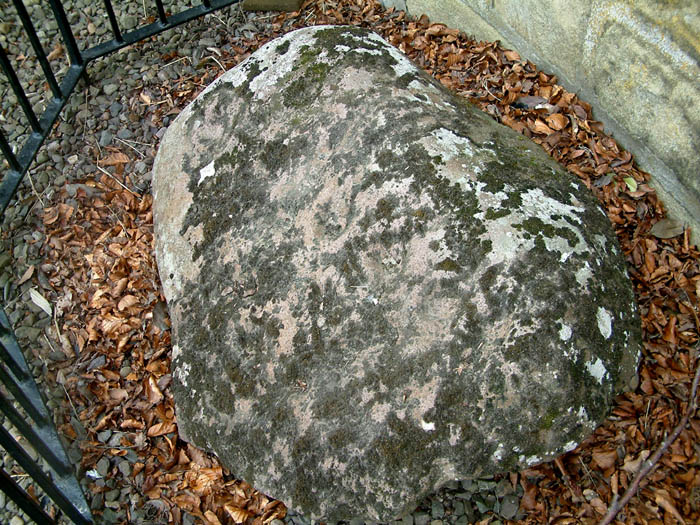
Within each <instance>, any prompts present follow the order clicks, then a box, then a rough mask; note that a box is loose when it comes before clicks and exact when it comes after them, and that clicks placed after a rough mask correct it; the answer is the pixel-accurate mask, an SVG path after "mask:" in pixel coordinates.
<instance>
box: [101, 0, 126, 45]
mask: <svg viewBox="0 0 700 525" xmlns="http://www.w3.org/2000/svg"><path fill="white" fill-rule="evenodd" d="M104 2H105V10H106V11H107V18H108V19H109V25H110V26H111V27H112V34H113V35H114V40H116V41H117V42H123V38H122V32H121V31H120V30H119V24H118V23H117V17H116V16H115V14H114V8H113V7H112V2H111V0H104Z"/></svg>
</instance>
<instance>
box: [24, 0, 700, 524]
mask: <svg viewBox="0 0 700 525" xmlns="http://www.w3.org/2000/svg"><path fill="white" fill-rule="evenodd" d="M317 24H352V25H360V26H364V27H369V28H371V29H373V30H375V31H377V32H378V33H379V34H381V35H382V36H383V37H384V38H386V39H387V40H388V41H389V42H391V43H392V44H393V45H395V46H397V47H398V48H399V49H401V51H403V52H404V53H406V54H407V55H408V56H409V57H410V58H412V59H413V60H414V61H415V62H416V63H417V64H419V65H420V66H421V67H423V68H424V69H425V70H426V71H428V72H429V73H430V74H432V75H434V76H435V77H436V78H437V79H438V80H439V81H440V82H442V83H443V84H444V85H445V86H447V87H449V88H450V89H452V90H454V91H455V92H457V93H459V94H461V95H463V96H465V97H467V98H469V99H470V100H471V101H472V102H474V103H475V104H476V105H477V106H479V107H480V108H481V109H482V110H484V111H485V112H487V113H488V114H489V115H491V116H492V117H493V118H495V119H496V120H498V121H499V122H502V123H503V124H505V125H508V126H510V127H511V128H513V129H515V130H517V131H519V132H520V133H522V134H524V135H526V136H528V137H530V138H531V139H532V140H534V141H535V142H537V143H538V144H540V145H541V146H542V147H543V148H544V149H545V150H546V151H547V152H548V153H549V154H550V155H551V156H552V157H554V158H555V159H556V160H558V161H559V162H560V163H562V165H564V166H565V167H566V168H567V169H568V170H569V171H571V172H572V173H574V174H575V175H577V176H578V177H579V178H580V179H582V180H583V182H584V183H585V184H586V186H587V187H588V188H590V190H591V191H592V192H593V193H594V194H595V195H596V196H597V197H598V198H599V200H600V202H601V204H602V206H603V207H604V209H605V210H606V213H607V215H608V217H609V218H610V220H611V222H612V223H613V225H614V227H615V230H616V232H617V235H618V238H619V240H620V244H621V246H622V249H623V252H624V255H625V257H626V258H627V261H628V268H629V273H630V277H631V278H632V281H633V284H634V287H635V292H636V296H637V300H638V303H639V306H640V312H641V315H642V322H643V330H644V350H643V357H642V363H641V365H640V383H639V387H638V388H637V389H636V390H635V391H634V392H628V393H626V394H623V395H621V396H619V397H618V399H617V405H616V407H615V409H614V410H613V412H612V414H611V416H610V417H609V418H608V420H607V421H606V422H605V423H604V424H603V425H602V426H601V427H600V428H599V429H598V430H597V431H596V432H595V434H594V435H593V436H592V437H591V438H590V439H588V440H587V441H586V442H585V443H583V444H581V445H580V446H579V447H578V448H577V449H576V450H574V451H572V452H571V453H569V454H566V455H565V456H563V457H561V458H559V459H558V460H557V461H555V462H552V463H547V464H544V465H540V466H536V467H534V468H531V469H528V470H526V471H523V472H521V473H517V474H516V473H510V474H504V475H503V476H500V477H498V478H497V480H501V481H504V482H505V483H506V484H508V483H509V484H510V485H511V486H512V488H515V487H516V486H517V485H520V486H521V487H522V493H523V496H522V498H521V499H520V511H521V512H522V513H523V514H524V516H525V517H524V518H523V519H522V520H520V521H519V523H543V522H547V523H556V524H566V523H596V522H598V521H599V520H600V519H601V518H602V517H603V515H604V514H605V512H606V511H607V508H608V506H609V505H610V504H611V502H612V500H613V498H615V496H619V495H622V493H623V492H624V490H625V489H626V488H627V487H628V485H629V484H630V482H631V480H632V478H633V476H634V474H635V473H636V472H637V471H638V470H639V469H640V468H641V465H642V464H643V463H644V461H645V460H646V459H647V458H648V457H649V456H650V454H653V452H654V451H655V450H656V449H657V448H658V447H659V446H660V444H661V443H662V441H663V440H664V438H665V437H666V436H667V435H668V434H669V433H670V432H671V431H672V429H673V428H674V426H675V425H676V424H677V423H678V421H680V420H681V418H682V417H683V414H684V413H685V411H686V409H687V407H688V404H689V399H688V398H689V394H690V384H691V381H692V378H693V374H694V370H695V367H696V366H697V365H696V349H697V341H698V326H697V325H696V317H695V315H694V308H697V305H698V297H700V265H699V260H700V254H699V253H698V251H697V250H696V248H695V247H693V246H691V245H690V242H689V231H688V230H687V229H684V228H683V226H682V225H680V224H678V223H675V222H672V221H670V220H669V219H666V218H665V217H664V211H663V206H662V204H661V203H660V202H659V201H658V199H657V197H656V194H655V192H654V191H653V190H652V189H651V188H650V187H649V185H648V182H649V175H648V174H647V173H645V172H643V171H641V170H639V169H638V168H637V167H636V166H635V165H634V161H633V157H632V155H631V153H630V152H627V151H624V150H622V148H621V147H620V146H619V145H618V144H617V143H616V142H615V141H614V140H613V139H612V138H611V137H609V136H608V135H606V134H605V132H604V130H603V125H602V124H601V123H600V122H596V121H595V120H593V117H592V113H591V107H590V105H588V104H587V103H586V102H584V101H582V100H580V99H579V98H578V97H577V96H576V95H575V94H574V93H570V92H568V91H566V90H565V89H564V88H562V87H561V86H559V85H558V84H557V79H556V77H553V76H551V75H547V74H545V73H543V72H541V71H538V70H537V69H536V68H535V66H534V65H533V64H532V63H530V62H529V61H525V60H522V59H521V57H520V56H519V55H518V53H516V52H515V51H510V50H504V49H502V48H501V47H500V46H499V45H498V44H497V43H489V42H476V41H474V40H471V39H469V38H468V37H467V36H465V35H464V34H463V33H460V32H459V31H457V30H454V29H451V28H449V27H447V26H445V25H443V24H431V23H430V22H429V21H428V19H427V18H426V17H425V16H424V17H421V18H420V19H418V20H412V19H409V18H408V17H406V16H405V14H404V13H403V12H399V11H395V10H393V9H389V10H385V9H384V8H382V7H381V6H380V5H379V4H377V3H375V2H373V1H363V0H338V1H331V0H326V1H324V2H313V1H311V0H307V1H306V2H305V3H304V5H303V7H302V9H301V11H299V12H298V13H290V14H282V15H279V16H277V18H275V20H274V22H273V24H272V26H271V27H272V33H271V34H256V35H253V36H252V38H248V39H241V40H240V41H239V42H238V43H237V45H235V46H233V47H234V50H235V52H236V54H235V55H231V54H228V53H225V52H218V53H217V59H216V61H211V64H209V63H206V64H205V65H204V67H200V68H199V69H198V73H199V74H198V75H196V76H194V77H188V78H181V79H177V80H175V81H173V82H172V84H171V85H167V84H164V85H163V86H162V88H161V91H160V92H159V93H154V92H140V93H136V94H134V99H133V103H134V104H147V105H148V106H149V107H148V111H149V112H151V118H152V119H153V121H154V122H161V123H162V121H163V118H165V117H166V116H170V117H172V116H173V115H176V114H177V113H178V112H179V111H180V110H181V109H182V108H183V107H184V106H185V105H186V104H187V103H188V102H189V101H191V100H192V99H193V98H194V97H195V96H196V95H197V94H198V93H199V92H200V91H201V90H202V89H203V88H204V87H205V86H206V85H208V84H209V83H210V82H211V81H212V80H214V79H215V78H216V77H217V76H219V75H220V74H221V73H222V67H220V65H223V66H224V68H225V69H229V68H230V67H233V66H235V65H236V64H238V63H240V62H241V61H242V60H243V59H245V58H246V57H247V56H249V55H250V53H251V52H253V51H254V50H255V49H257V48H258V47H259V46H260V45H262V44H263V43H265V42H267V41H269V40H270V39H272V38H275V37H276V36H279V35H281V34H283V33H285V32H288V31H290V30H293V29H297V28H300V27H304V26H308V25H317ZM163 58H164V60H165V59H167V60H177V59H178V56H177V55H176V54H175V55H173V56H169V57H163ZM101 153H102V155H100V152H98V151H97V150H95V158H97V159H98V162H97V166H98V170H99V172H98V173H96V174H95V178H94V179H89V180H86V181H83V184H82V185H79V186H78V187H77V189H75V188H74V193H75V194H74V195H73V196H71V195H69V194H68V192H67V190H66V189H64V190H63V191H61V192H60V193H59V194H58V195H56V196H55V197H54V199H53V202H52V203H51V204H50V205H49V206H47V207H46V208H45V209H44V211H43V225H44V229H45V233H46V244H45V246H44V249H43V253H44V257H45V261H44V264H43V265H42V266H41V270H42V273H44V274H46V275H48V279H49V283H50V285H51V287H52V289H53V294H51V293H50V292H46V291H44V294H43V295H42V294H39V295H38V297H35V295H32V300H34V301H35V302H36V304H38V305H39V306H40V307H42V309H45V307H46V306H48V307H49V308H51V305H53V312H52V313H53V315H54V319H55V321H56V327H57V330H56V333H57V339H58V340H57V341H56V342H55V343H54V345H57V347H58V348H59V349H61V350H62V351H63V352H64V353H65V354H66V361H64V362H62V363H59V364H58V365H53V366H52V367H50V371H49V375H50V378H49V379H53V380H55V381H58V382H59V383H60V384H61V385H63V386H64V387H65V389H66V391H67V393H68V396H69V398H70V403H71V406H72V407H69V408H68V409H67V410H66V412H65V421H64V423H63V424H62V425H61V426H60V431H61V432H62V433H63V434H64V435H65V436H66V437H67V438H69V439H70V440H79V442H80V448H81V450H82V453H83V459H82V463H81V466H82V468H83V469H84V470H85V471H86V472H89V473H90V472H94V475H95V476H97V477H98V478H97V479H93V483H92V484H91V487H90V488H91V491H92V495H91V496H90V497H91V498H94V497H96V495H97V494H99V493H104V492H106V491H108V490H111V489H109V488H108V487H106V486H105V485H104V484H99V483H97V480H98V479H99V478H100V477H101V478H104V477H110V478H112V479H114V480H116V487H117V488H118V489H127V488H128V489H129V490H133V491H135V492H137V493H138V494H140V497H141V499H140V501H139V505H142V504H143V505H144V508H146V507H148V510H149V512H150V513H149V514H148V515H149V516H150V517H151V518H152V519H153V520H154V521H156V520H163V522H169V523H181V522H182V518H183V513H184V512H187V513H190V514H192V515H194V516H196V517H197V518H199V520H201V522H202V523H206V524H217V523H221V524H228V523H237V524H239V523H248V524H254V525H261V524H263V523H269V522H271V521H272V520H273V519H276V518H283V517H284V516H285V515H286V509H285V507H284V505H283V504H282V503H281V502H278V501H275V500H271V499H269V498H267V497H266V496H264V495H263V494H261V493H259V492H257V491H255V490H254V489H253V488H252V487H251V486H250V485H248V484H246V483H245V482H243V481H240V480H236V479H235V473H229V472H228V471H226V470H225V469H224V468H223V467H222V466H221V465H220V464H219V463H218V461H217V460H216V458H213V457H211V456H209V455H207V454H205V453H203V452H201V451H199V450H197V449H195V448H194V447H192V446H190V445H188V444H187V443H184V442H182V441H180V440H179V439H178V436H177V422H176V415H175V411H174V405H173V400H172V395H171V393H170V388H169V386H170V382H171V375H170V345H171V341H170V331H169V329H168V324H169V322H168V319H167V310H166V309H165V308H164V298H163V296H162V292H161V288H160V283H159V281H158V275H157V270H156V265H155V260H154V256H153V232H152V213H151V203H152V199H151V196H150V195H149V194H141V193H139V192H138V191H136V189H135V188H134V186H133V185H132V181H131V179H130V177H129V175H128V173H129V167H130V165H131V162H132V160H133V159H132V157H133V154H132V152H130V150H129V149H128V148H126V146H125V148H124V149H123V150H120V149H119V148H117V147H112V148H110V149H108V150H104V151H102V152H101ZM151 154H153V151H152V152H151ZM104 174H106V176H104V177H102V176H101V175H104ZM32 278H33V267H30V269H29V270H27V273H26V274H25V275H23V276H22V280H25V281H28V280H30V279H32ZM34 278H35V279H36V277H34ZM37 293H38V292H37ZM42 299H44V301H46V299H48V301H46V304H45V303H44V301H42ZM76 354H77V356H78V357H77V358H75V356H76ZM71 415H73V416H74V418H75V417H77V418H78V419H79V420H80V423H81V424H82V426H83V427H84V428H85V431H86V434H87V435H86V437H85V438H84V439H83V438H82V436H80V435H79V433H78V432H77V431H76V428H75V424H74V423H75V421H73V422H71ZM691 416H692V417H691V418H690V424H689V425H688V427H687V428H685V429H684V430H683V431H682V432H681V433H680V435H679V437H678V439H677V440H676V441H674V442H673V444H672V445H671V446H670V448H669V450H668V452H667V453H666V454H665V455H664V456H663V457H662V458H661V460H660V462H659V465H658V467H657V468H656V469H655V470H653V471H652V473H651V474H650V475H649V476H648V477H647V478H646V479H645V480H643V481H642V483H641V489H640V490H639V492H638V495H637V496H636V497H634V498H633V499H632V501H631V503H630V504H629V505H628V506H627V507H625V509H623V512H622V513H621V514H619V515H618V516H617V520H618V522H623V523H629V524H638V523H642V524H649V525H658V524H666V523H673V522H674V520H678V521H679V522H680V521H681V520H685V521H686V522H687V523H697V522H698V520H700V456H699V454H700V447H699V446H698V443H700V440H699V439H698V438H699V437H700V419H698V418H697V417H696V416H695V415H694V414H693V415H691ZM105 431H108V432H107V434H109V435H110V439H108V440H107V441H106V442H104V441H102V440H100V437H103V438H104V436H106V435H107V434H101V433H104V432H105ZM125 458H128V464H127V466H124V465H125V463H124V461H123V460H124V459H125ZM105 460H106V461H105ZM98 466H99V467H100V468H99V469H97V467H98ZM98 470H101V471H102V473H100V472H99V471H98ZM112 505H116V506H117V507H118V506H120V505H121V506H123V507H124V508H125V509H126V512H127V515H129V513H130V512H131V509H130V506H129V504H128V502H126V501H122V502H114V503H113V504H112ZM101 511H102V509H100V508H97V509H96V510H95V511H94V512H95V514H96V515H98V516H99V515H100V513H101ZM483 522H484V523H487V522H488V519H487V517H486V518H485V519H484V521H483ZM506 522H508V523H515V522H511V521H508V520H506Z"/></svg>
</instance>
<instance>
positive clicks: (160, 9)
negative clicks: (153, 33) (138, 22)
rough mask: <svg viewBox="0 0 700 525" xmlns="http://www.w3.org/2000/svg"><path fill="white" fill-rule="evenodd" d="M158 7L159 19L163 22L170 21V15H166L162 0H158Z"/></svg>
mask: <svg viewBox="0 0 700 525" xmlns="http://www.w3.org/2000/svg"><path fill="white" fill-rule="evenodd" d="M156 9H158V19H159V20H160V21H161V23H162V24H167V23H168V17H167V16H166V15H165V9H164V8H163V2H162V0H156Z"/></svg>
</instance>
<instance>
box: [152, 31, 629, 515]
mask: <svg viewBox="0 0 700 525" xmlns="http://www.w3.org/2000/svg"><path fill="white" fill-rule="evenodd" d="M153 187H154V217H155V228H156V254H157V259H158V265H159V269H160V273H161V278H162V281H163V286H164V290H165V294H166V297H167V299H168V304H169V308H170V313H171V317H172V321H173V329H174V341H175V346H174V348H173V355H174V361H173V366H174V371H173V377H174V385H173V391H174V395H175V402H176V407H177V419H178V426H179V430H180V432H181V435H182V437H184V438H185V439H187V440H190V441H192V442H193V443H194V444H195V445H197V446H199V447H202V448H205V449H208V450H212V451H214V452H215V453H216V454H217V455H218V456H219V458H220V459H221V461H222V462H223V463H224V464H225V465H226V466H227V467H228V468H229V469H230V470H231V471H232V472H233V473H234V474H235V475H236V476H240V477H242V478H243V479H245V480H247V481H248V482H250V483H251V484H253V485H254V486H255V487H256V488H258V489H260V490H262V491H264V492H266V493H267V494H269V495H271V496H273V497H276V498H279V499H281V500H283V501H284V502H285V503H286V504H287V505H288V506H290V507H291V508H294V509H296V510H298V511H300V512H302V513H304V514H306V515H307V516H308V517H310V518H315V519H322V520H340V519H348V518H351V517H361V518H365V519H366V520H373V521H389V520H391V519H394V518H396V517H397V516H400V515H401V514H403V513H405V512H408V511H410V510H411V509H412V508H413V507H414V506H415V505H416V503H417V502H418V501H419V500H420V499H421V498H422V497H423V496H424V495H426V494H428V493H430V492H433V491H434V490H436V489H437V488H439V487H440V486H441V485H442V484H444V483H445V482H446V481H448V480H452V479H460V478H469V477H472V476H478V475H485V474H489V473H495V472H499V471H506V470H511V469H516V468H520V467H527V466H529V465H533V464H535V463H538V462H540V461H544V460H548V459H551V458H553V457H556V456H557V455H559V454H561V453H563V452H565V451H567V450H570V449H572V448H573V447H575V446H576V445H577V444H578V443H579V442H580V441H582V440H583V439H584V438H585V437H587V436H588V435H589V434H590V433H591V432H592V431H593V429H594V428H595V427H596V426H597V425H598V424H599V423H600V422H601V421H602V419H603V418H604V417H605V416H606V415H607V413H608V410H609V408H610V406H611V403H612V399H613V396H614V395H615V394H617V393H619V392H621V391H623V390H624V389H626V388H628V385H629V384H630V382H633V381H634V380H635V378H636V366H637V362H638V353H639V346H640V323H639V319H638V316H637V313H636V310H635V305H634V300H633V296H632V290H631V285H630V283H629V281H628V279H627V275H626V270H625V266H624V261H623V259H622V257H621V254H620V253H619V249H618V247H617V241H616V239H615V236H614V233H613V231H612V228H611V227H610V224H609V222H608V220H607V218H606V216H605V215H604V213H602V211H601V210H600V209H599V208H598V205H597V203H596V202H595V200H594V198H593V197H592V195H590V194H589V192H588V191H587V189H586V188H585V187H583V186H582V185H581V184H579V183H578V181H577V180H576V179H575V178H574V177H573V176H571V175H570V174H568V173H566V172H564V171H563V170H562V169H561V168H560V167H559V166H557V165H556V164H555V163H554V162H553V161H552V160H550V159H549V158H548V157H547V155H546V154H545V153H544V152H543V151H541V150H540V149H539V148H538V147H537V146H535V145H534V144H532V143H531V142H530V141H528V140H527V139H526V138H524V137H522V136H520V135H518V134H516V133H515V132H513V131H511V130H509V129H507V128H505V127H503V126H500V125H499V124H497V123H495V122H493V121H492V120H490V119H489V118H488V117H487V116H485V115H483V114H482V113H481V112H480V111H479V110H477V109H476V108H474V107H472V106H471V105H470V104H469V103H467V102H466V101H464V100H462V99H460V98H458V97H456V96H454V95H453V94H451V93H450V92H448V91H447V90H445V89H444V88H443V87H441V86H440V85H439V84H438V83H436V82H435V81H433V80H432V79H430V78H429V77H428V76H426V75H425V74H424V73H423V72H421V71H420V70H419V69H418V68H417V67H416V66H415V65H413V64H412V63H411V62H410V61H409V60H408V59H407V58H405V57H404V56H403V55H402V54H401V53H400V52H398V51H397V50H396V49H394V48H393V47H391V46H390V45H388V44H387V43H386V42H384V41H383V40H382V39H381V38H380V37H378V36H377V35H375V34H374V33H371V32H369V31H367V30H363V29H357V28H348V27H329V26H320V27H313V28H308V29H303V30H299V31H296V32H293V33H290V34H288V35H286V36H284V37H282V38H280V39H278V40H275V41H273V42H271V43H269V44H267V45H266V46H264V47H263V48H261V49H260V50H259V51H257V52H256V53H255V54H253V55H252V56H251V57H250V58H249V59H248V60H246V61H245V62H244V63H242V64H241V65H239V66H238V67H236V68H235V69H233V70H231V71H229V72H228V73H226V74H225V75H223V76H222V77H221V78H219V79H218V80H217V81H216V82H214V83H213V84H212V85H211V86H210V87H209V88H208V89H207V90H206V91H205V92H204V93H202V94H201V95H200V96H199V97H198V98H197V99H196V100H195V101H194V102H193V103H192V104H191V105H190V106H189V107H188V108H186V109H185V110H184V111H183V112H182V113H181V114H180V115H179V116H178V118H177V119H176V120H175V121H174V123H173V124H172V125H171V126H170V128H169V129H168V131H167V133H166V135H165V137H164V138H163V141H162V143H161V146H160V150H159V152H158V157H157V159H156V164H155V168H154V181H153Z"/></svg>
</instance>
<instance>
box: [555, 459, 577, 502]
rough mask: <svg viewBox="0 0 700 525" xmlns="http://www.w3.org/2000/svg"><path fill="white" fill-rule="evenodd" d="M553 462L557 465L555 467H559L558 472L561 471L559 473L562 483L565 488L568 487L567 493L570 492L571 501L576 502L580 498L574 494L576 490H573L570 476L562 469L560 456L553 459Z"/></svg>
mask: <svg viewBox="0 0 700 525" xmlns="http://www.w3.org/2000/svg"><path fill="white" fill-rule="evenodd" d="M554 463H555V465H556V466H557V468H558V469H559V472H561V475H562V476H563V479H564V484H565V485H566V488H567V489H569V493H571V501H573V502H574V503H578V502H579V501H581V498H579V497H578V496H577V495H576V492H574V487H573V485H572V484H571V478H570V477H569V474H568V473H567V472H566V470H565V469H564V464H563V463H562V461H561V458H560V457H559V458H557V459H555V460H554Z"/></svg>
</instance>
